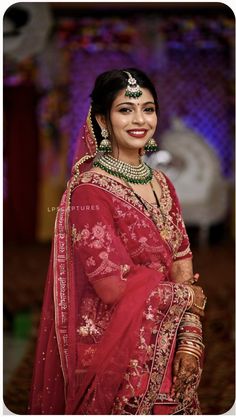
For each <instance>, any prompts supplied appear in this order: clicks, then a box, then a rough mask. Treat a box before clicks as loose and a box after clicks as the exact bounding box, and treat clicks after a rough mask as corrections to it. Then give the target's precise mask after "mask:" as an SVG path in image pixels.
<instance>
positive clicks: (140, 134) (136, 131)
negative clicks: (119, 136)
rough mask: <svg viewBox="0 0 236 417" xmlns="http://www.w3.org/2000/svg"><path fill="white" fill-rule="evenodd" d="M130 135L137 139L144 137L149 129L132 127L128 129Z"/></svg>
mask: <svg viewBox="0 0 236 417" xmlns="http://www.w3.org/2000/svg"><path fill="white" fill-rule="evenodd" d="M127 132H128V134H129V135H130V136H132V137H133V138H137V139H143V138H144V137H145V136H146V133H147V129H132V130H128V131H127Z"/></svg>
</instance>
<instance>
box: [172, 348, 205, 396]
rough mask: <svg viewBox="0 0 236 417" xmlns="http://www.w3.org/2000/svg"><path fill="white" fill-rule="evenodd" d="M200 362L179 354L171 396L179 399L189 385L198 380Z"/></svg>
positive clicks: (175, 362)
mask: <svg viewBox="0 0 236 417" xmlns="http://www.w3.org/2000/svg"><path fill="white" fill-rule="evenodd" d="M198 370H199V361H198V359H197V358H195V357H194V356H192V355H189V354H188V353H183V352H177V353H176V355H175V358H174V363H173V384H172V389H171V396H172V397H174V398H177V399H178V398H179V397H180V396H182V395H181V394H183V393H184V392H185V390H186V387H187V384H188V383H190V382H191V381H192V380H196V377H197V374H198Z"/></svg>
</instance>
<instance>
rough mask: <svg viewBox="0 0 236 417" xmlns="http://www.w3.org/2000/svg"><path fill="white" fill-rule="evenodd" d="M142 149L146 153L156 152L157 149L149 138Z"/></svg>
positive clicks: (155, 144)
mask: <svg viewBox="0 0 236 417" xmlns="http://www.w3.org/2000/svg"><path fill="white" fill-rule="evenodd" d="M144 149H145V151H147V152H156V151H157V149H158V147H157V143H156V141H155V139H153V138H150V139H149V141H148V142H147V143H146V145H145V147H144Z"/></svg>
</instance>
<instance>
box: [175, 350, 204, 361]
mask: <svg viewBox="0 0 236 417" xmlns="http://www.w3.org/2000/svg"><path fill="white" fill-rule="evenodd" d="M176 353H187V354H188V355H192V356H194V357H195V358H196V359H198V360H199V359H200V358H199V356H197V355H195V354H194V353H191V352H186V351H185V350H177V352H176Z"/></svg>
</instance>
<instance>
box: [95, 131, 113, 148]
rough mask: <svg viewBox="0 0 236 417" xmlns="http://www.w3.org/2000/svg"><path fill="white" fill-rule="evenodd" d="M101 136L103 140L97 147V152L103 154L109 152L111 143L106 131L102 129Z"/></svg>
mask: <svg viewBox="0 0 236 417" xmlns="http://www.w3.org/2000/svg"><path fill="white" fill-rule="evenodd" d="M101 135H102V137H103V138H104V139H102V141H101V143H100V145H99V148H98V150H99V152H104V153H106V152H111V142H110V141H109V139H108V136H109V133H108V130H107V129H105V128H103V129H102V130H101Z"/></svg>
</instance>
